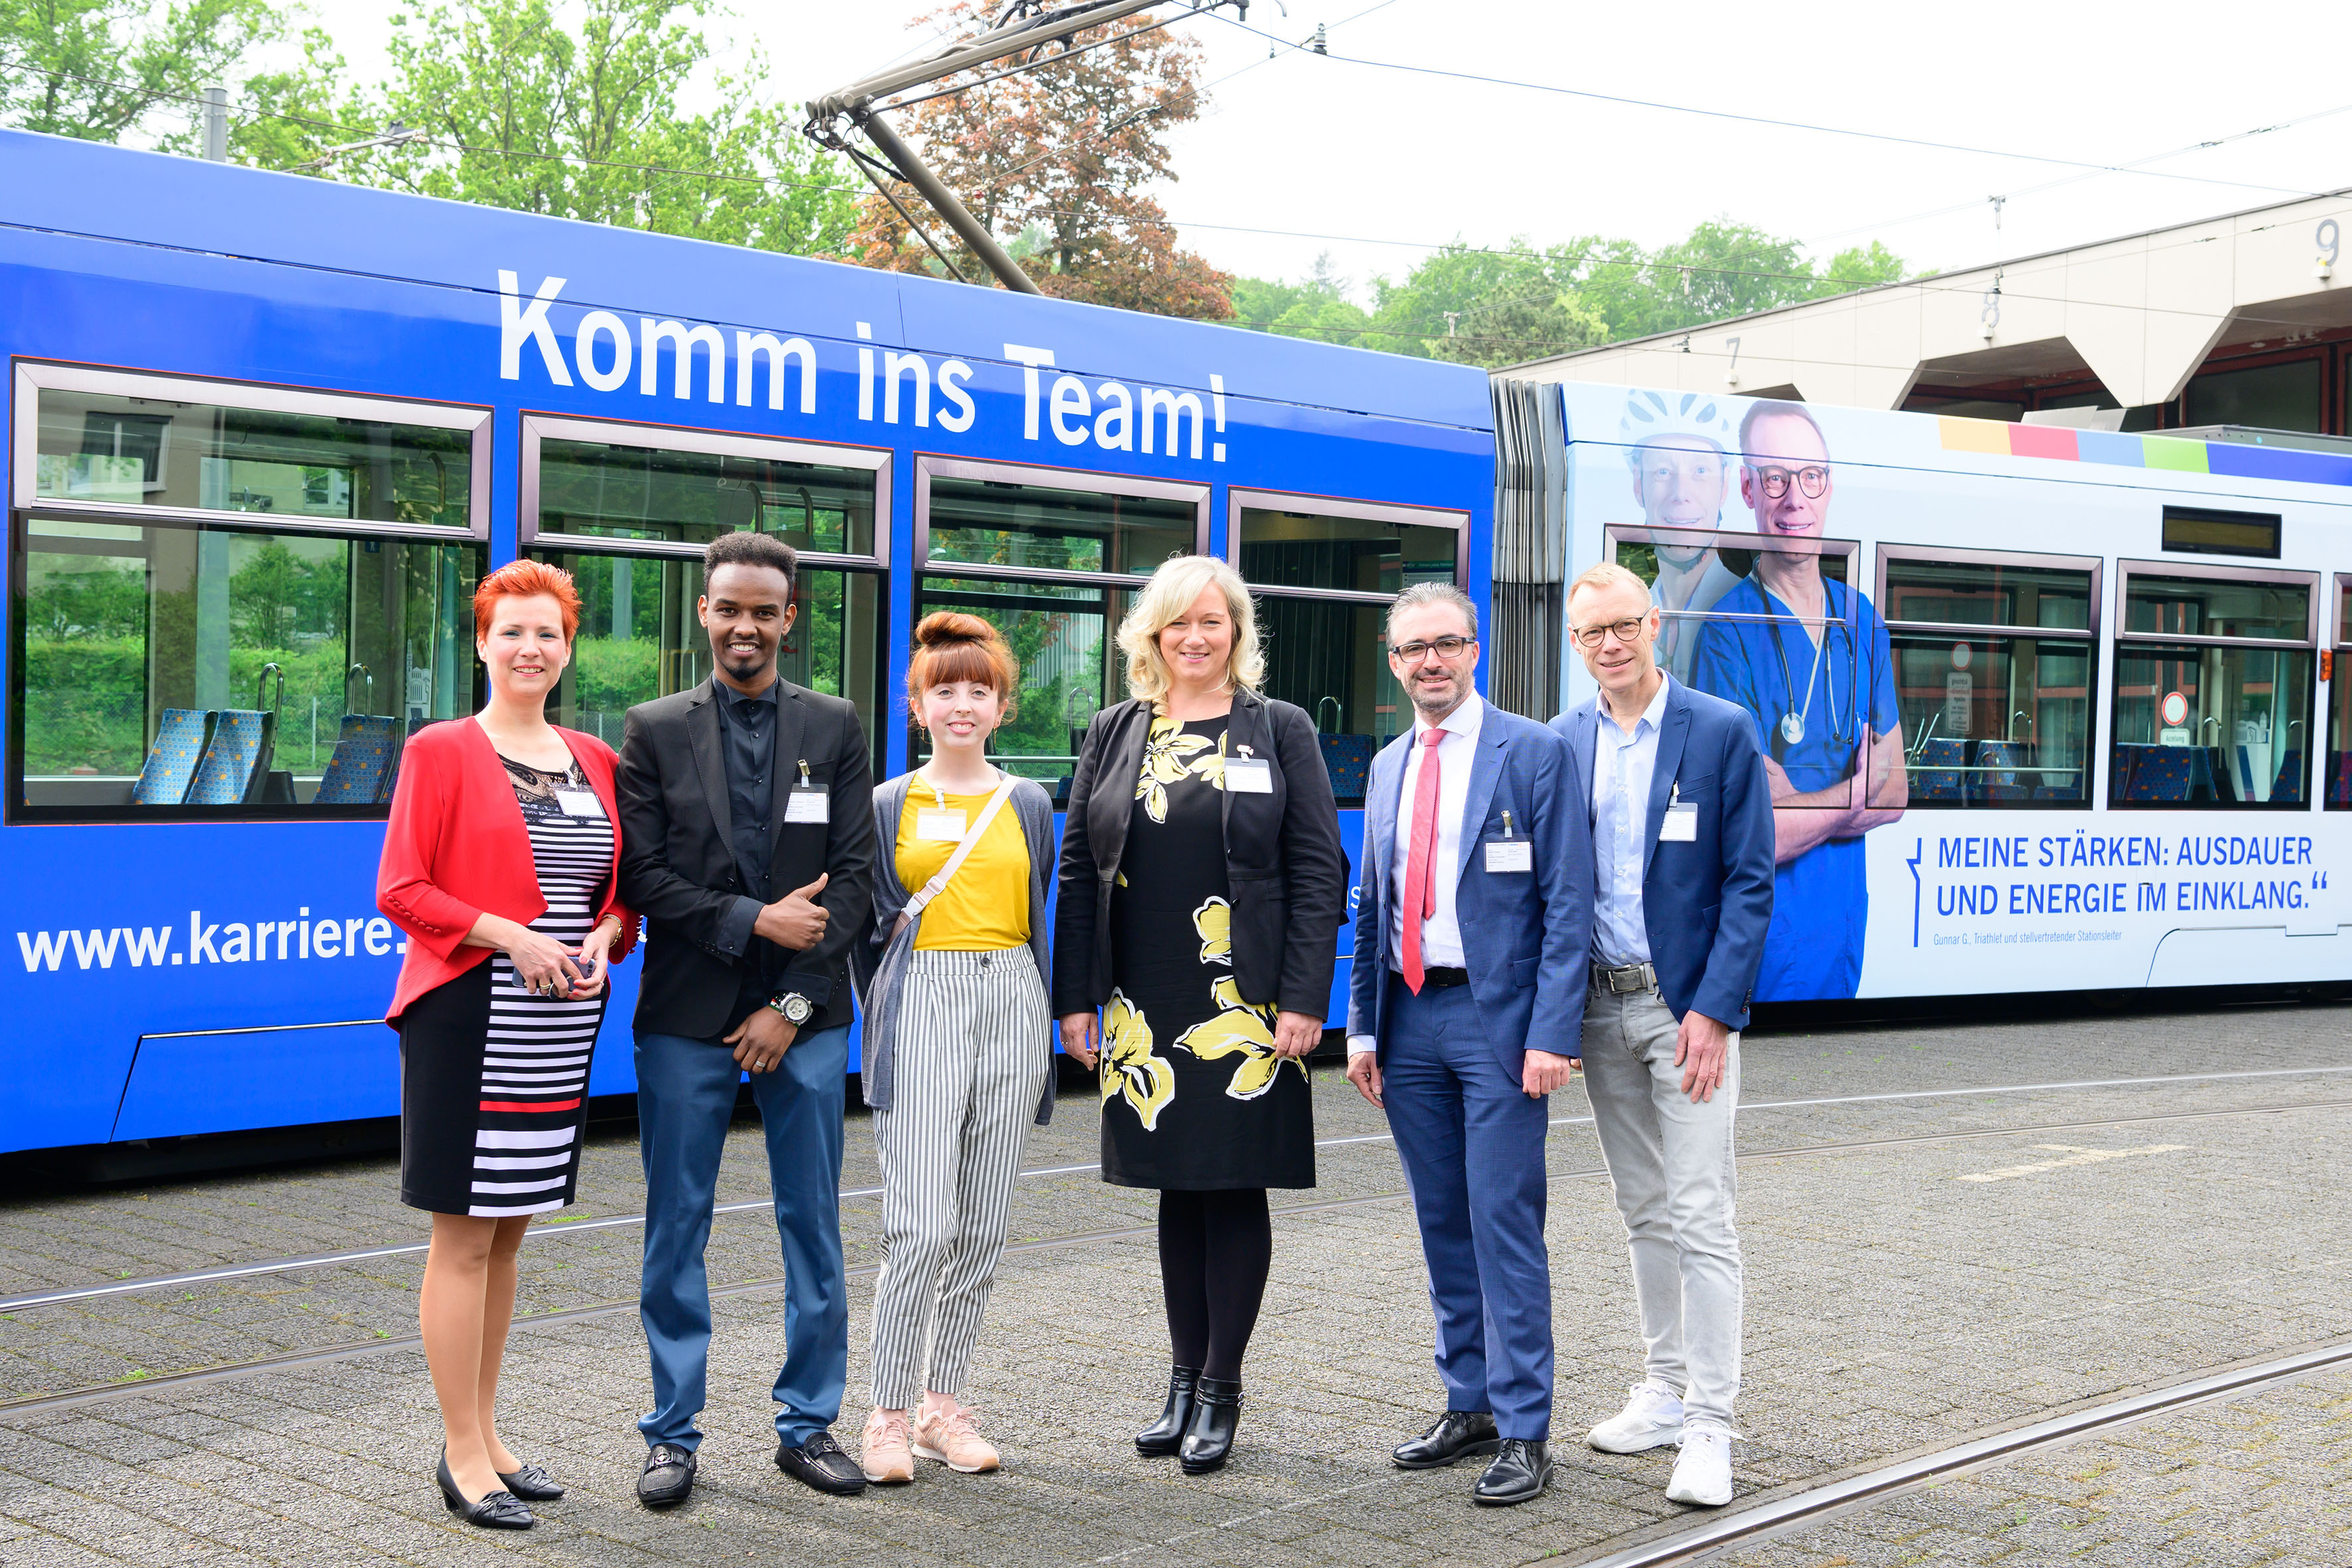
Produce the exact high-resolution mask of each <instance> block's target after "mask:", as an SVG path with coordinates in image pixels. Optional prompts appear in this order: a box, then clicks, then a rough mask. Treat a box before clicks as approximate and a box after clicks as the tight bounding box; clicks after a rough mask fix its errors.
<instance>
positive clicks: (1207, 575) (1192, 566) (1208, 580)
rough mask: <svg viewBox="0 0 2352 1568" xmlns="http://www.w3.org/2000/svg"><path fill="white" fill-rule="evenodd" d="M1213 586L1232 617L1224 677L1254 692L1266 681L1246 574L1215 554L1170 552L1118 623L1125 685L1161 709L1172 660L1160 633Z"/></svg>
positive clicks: (1166, 691) (1254, 611) (1255, 617)
mask: <svg viewBox="0 0 2352 1568" xmlns="http://www.w3.org/2000/svg"><path fill="white" fill-rule="evenodd" d="M1210 584H1216V586H1217V588H1218V590H1219V591H1220V592H1222V593H1223V595H1224V596H1225V608H1226V609H1227V610H1228V611H1229V612H1230V613H1231V614H1232V616H1233V617H1234V651H1233V654H1232V657H1231V658H1230V659H1229V660H1228V661H1227V663H1226V666H1225V675H1226V678H1227V679H1230V680H1231V681H1232V682H1233V683H1234V685H1236V686H1246V687H1248V688H1249V689H1251V690H1252V691H1255V690H1256V689H1257V688H1258V682H1260V681H1262V680H1264V679H1265V654H1264V653H1263V652H1262V651H1260V649H1259V647H1258V644H1257V611H1256V609H1255V607H1253V606H1252V605H1251V604H1250V596H1249V588H1248V586H1247V584H1244V583H1243V582H1242V574H1240V573H1238V572H1236V571H1234V569H1233V568H1232V567H1231V566H1228V565H1227V564H1225V563H1223V561H1220V560H1218V559H1217V558H1216V557H1215V556H1213V555H1171V556H1170V557H1169V558H1168V559H1167V560H1166V561H1164V562H1162V563H1160V570H1158V571H1157V572H1154V573H1153V574H1151V581H1150V582H1149V583H1147V584H1144V587H1143V592H1141V593H1140V594H1138V595H1136V596H1135V603H1134V605H1131V606H1129V609H1128V612H1127V614H1126V615H1125V616H1122V617H1120V619H1119V623H1118V649H1119V651H1120V652H1121V653H1123V654H1125V655H1127V689H1128V690H1129V691H1130V692H1132V693H1134V694H1135V695H1136V696H1137V697H1139V698H1141V699H1142V700H1144V701H1146V702H1149V703H1150V704H1152V705H1153V706H1154V707H1158V706H1159V705H1160V701H1161V700H1162V699H1164V698H1165V697H1166V696H1167V695H1168V663H1167V661H1166V660H1165V659H1163V658H1160V633H1161V632H1162V631H1164V630H1166V629H1167V627H1168V625H1169V623H1170V622H1171V621H1173V620H1175V619H1176V617H1177V616H1181V615H1183V614H1184V613H1185V612H1186V611H1188V610H1190V609H1191V608H1192V601H1193V600H1195V599H1197V598H1199V597H1200V596H1201V590H1202V589H1203V588H1205V587H1208V586H1209V585H1210Z"/></svg>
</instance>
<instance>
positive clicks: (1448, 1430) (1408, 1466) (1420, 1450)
mask: <svg viewBox="0 0 2352 1568" xmlns="http://www.w3.org/2000/svg"><path fill="white" fill-rule="evenodd" d="M1502 1446H1503V1440H1502V1438H1500V1437H1498V1436H1496V1435H1495V1415H1494V1413H1493V1412H1492V1411H1488V1410H1449V1411H1447V1412H1446V1413H1445V1414H1444V1415H1441V1416H1439V1417H1438V1418H1437V1424H1436V1425H1435V1426H1432V1427H1431V1428H1430V1429H1429V1430H1428V1431H1426V1432H1423V1434H1422V1435H1421V1436H1418V1437H1415V1438H1414V1439H1413V1440H1412V1442H1410V1443H1399V1444H1398V1445H1397V1446H1396V1447H1394V1448H1391V1450H1390V1451H1389V1462H1390V1463H1391V1464H1393V1465H1395V1466H1396V1468H1398V1469H1400V1470H1436V1469H1443V1468H1445V1467H1446V1466H1448V1465H1451V1464H1454V1462H1455V1461H1457V1460H1461V1459H1466V1458H1469V1457H1470V1456H1471V1455H1473V1454H1491V1453H1493V1452H1494V1451H1495V1450H1496V1449H1497V1448H1499V1447H1502Z"/></svg>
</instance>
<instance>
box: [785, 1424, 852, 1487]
mask: <svg viewBox="0 0 2352 1568" xmlns="http://www.w3.org/2000/svg"><path fill="white" fill-rule="evenodd" d="M776 1468H778V1469H780V1470H782V1471H783V1472H784V1474H786V1475H788V1476H790V1477H792V1478H793V1479H794V1480H796V1481H799V1482H801V1483H803V1485H806V1486H812V1487H814V1488H815V1489H817V1490H819V1491H821V1492H831V1493H832V1494H833V1495H834V1496H835V1497H855V1496H856V1495H857V1494H858V1493H859V1492H862V1491H864V1490H865V1489H866V1472H865V1471H864V1470H861V1469H859V1468H857V1461H856V1460H855V1459H853V1458H850V1457H849V1456H848V1455H847V1454H845V1453H843V1452H842V1451H841V1445H840V1444H838V1443H836V1442H835V1441H834V1440H833V1434H832V1433H830V1432H819V1433H818V1434H817V1435H816V1436H814V1437H811V1438H810V1439H809V1440H808V1441H807V1442H805V1443H803V1444H801V1445H800V1446H799V1447H793V1445H792V1444H790V1443H778V1444H777V1445H776Z"/></svg>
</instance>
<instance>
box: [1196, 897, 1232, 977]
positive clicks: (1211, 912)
mask: <svg viewBox="0 0 2352 1568" xmlns="http://www.w3.org/2000/svg"><path fill="white" fill-rule="evenodd" d="M1192 929H1193V930H1194V931H1198V932H1200V933H1201V962H1202V963H1223V964H1227V965H1230V964H1231V963H1233V961H1234V910H1233V906H1232V905H1231V904H1228V903H1226V902H1225V900H1223V899H1211V900H1209V901H1208V902H1207V903H1205V904H1202V906H1201V907H1200V908H1199V909H1197V910H1193V911H1192Z"/></svg>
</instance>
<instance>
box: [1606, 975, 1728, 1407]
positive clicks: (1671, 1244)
mask: <svg viewBox="0 0 2352 1568" xmlns="http://www.w3.org/2000/svg"><path fill="white" fill-rule="evenodd" d="M1675 1034H1676V1026H1675V1016H1674V1014H1673V1012H1672V1011H1670V1010H1669V1009H1668V1008H1667V1006H1666V1005H1665V1003H1664V1000H1662V999H1661V998H1660V997H1659V995H1658V994H1657V993H1656V992H1655V991H1643V992H1638V993H1631V994H1622V995H1621V994H1617V993H1615V992H1612V991H1611V990H1609V989H1608V988H1607V987H1606V986H1601V985H1596V986H1594V987H1592V988H1591V990H1590V991H1589V992H1588V993H1587V994H1586V996H1585V1002H1584V1088H1585V1092H1586V1093H1587V1094H1588V1095H1590V1096H1591V1100H1592V1126H1593V1131H1594V1132H1596V1133H1597V1134H1598V1135H1599V1136H1600V1140H1601V1158H1602V1159H1603V1160H1604V1161H1605V1162H1607V1163H1608V1166H1609V1180H1610V1182H1611V1183H1612V1184H1613V1185H1614V1186H1615V1188H1616V1189H1617V1212H1618V1213H1619V1214H1621V1215H1623V1216H1624V1218H1625V1236H1626V1240H1627V1243H1628V1247H1629V1249H1630V1250H1631V1251H1632V1253H1633V1299H1634V1300H1635V1301H1636V1302H1637V1303H1638V1304H1639V1306H1640V1308H1641V1311H1642V1338H1643V1341H1644V1342H1646V1344H1647V1345H1648V1347H1649V1352H1648V1366H1647V1375H1648V1377H1649V1378H1651V1379H1652V1380H1653V1381H1654V1382H1656V1383H1658V1384H1662V1385H1664V1387H1666V1388H1669V1389H1673V1390H1675V1391H1676V1392H1678V1393H1680V1394H1682V1398H1683V1415H1684V1418H1685V1420H1691V1419H1698V1418H1706V1419H1711V1420H1715V1421H1719V1422H1722V1423H1723V1424H1724V1425H1725V1426H1730V1424H1731V1404H1732V1401H1733V1400H1734V1399H1735V1398H1737V1397H1738V1394H1739V1311H1740V1291H1741V1285H1740V1270H1739V1235H1738V1231H1736V1230H1735V1229H1733V1227H1732V1211H1733V1210H1734V1209H1735V1208H1736V1207H1737V1206H1738V1196H1739V1181H1738V1173H1737V1171H1736V1170H1735V1169H1734V1167H1733V1164H1732V1149H1731V1134H1732V1123H1733V1121H1734V1120H1735V1118H1736V1115H1737V1112H1738V1107H1739V1036H1738V1034H1737V1033H1735V1034H1733V1035H1732V1037H1731V1041H1730V1046H1729V1048H1728V1049H1727V1052H1726V1053H1725V1057H1724V1064H1723V1084H1722V1086H1721V1087H1720V1088H1718V1089H1717V1090H1716V1091H1715V1094H1714V1096H1713V1097H1712V1098H1711V1099H1708V1100H1704V1101H1693V1100H1692V1099H1691V1098H1690V1097H1689V1096H1688V1095H1686V1094H1685V1093H1684V1092H1683V1074H1682V1069H1681V1068H1678V1067H1676V1066H1675Z"/></svg>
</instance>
